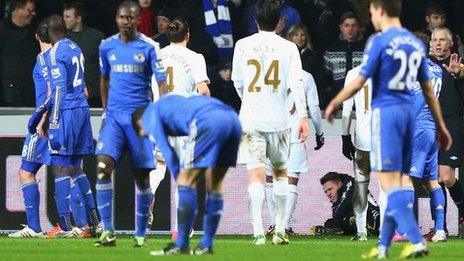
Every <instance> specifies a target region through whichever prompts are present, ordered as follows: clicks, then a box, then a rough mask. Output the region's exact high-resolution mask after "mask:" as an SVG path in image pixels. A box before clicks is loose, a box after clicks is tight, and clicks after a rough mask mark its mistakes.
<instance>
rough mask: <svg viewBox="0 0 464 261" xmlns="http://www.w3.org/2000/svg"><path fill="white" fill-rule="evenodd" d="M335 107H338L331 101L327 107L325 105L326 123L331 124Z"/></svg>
mask: <svg viewBox="0 0 464 261" xmlns="http://www.w3.org/2000/svg"><path fill="white" fill-rule="evenodd" d="M337 107H338V106H337V105H336V104H335V103H334V102H333V101H332V102H330V103H329V105H327V108H325V111H324V117H325V119H326V120H327V121H328V122H330V123H332V122H333V119H334V113H335V111H336V110H337Z"/></svg>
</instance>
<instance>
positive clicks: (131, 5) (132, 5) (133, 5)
mask: <svg viewBox="0 0 464 261" xmlns="http://www.w3.org/2000/svg"><path fill="white" fill-rule="evenodd" d="M122 8H127V9H135V14H136V15H137V16H140V5H139V4H138V3H136V2H134V1H124V2H122V3H121V4H120V5H119V6H118V11H117V13H119V10H121V9H122Z"/></svg>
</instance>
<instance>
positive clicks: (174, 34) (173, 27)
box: [166, 18, 190, 43]
mask: <svg viewBox="0 0 464 261" xmlns="http://www.w3.org/2000/svg"><path fill="white" fill-rule="evenodd" d="M189 30H190V29H189V25H188V23H187V21H185V20H184V19H182V18H175V19H174V20H172V22H170V23H169V24H168V30H167V33H166V34H167V36H168V38H169V41H170V42H172V43H180V42H182V41H184V39H185V36H186V35H187V33H188V32H189Z"/></svg>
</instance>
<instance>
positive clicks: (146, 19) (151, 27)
mask: <svg viewBox="0 0 464 261" xmlns="http://www.w3.org/2000/svg"><path fill="white" fill-rule="evenodd" d="M139 5H140V24H139V25H138V26H137V30H138V31H139V32H141V33H143V34H144V35H146V36H148V37H152V36H153V35H154V34H155V28H156V27H155V17H156V12H155V11H154V10H153V8H152V5H151V0H139Z"/></svg>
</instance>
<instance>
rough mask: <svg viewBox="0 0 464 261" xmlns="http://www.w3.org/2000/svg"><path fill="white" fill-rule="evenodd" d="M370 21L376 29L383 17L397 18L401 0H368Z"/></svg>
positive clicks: (399, 13) (378, 27)
mask: <svg viewBox="0 0 464 261" xmlns="http://www.w3.org/2000/svg"><path fill="white" fill-rule="evenodd" d="M369 10H370V13H371V21H372V24H373V25H374V28H375V29H376V30H380V25H381V24H382V22H383V20H384V19H385V18H399V17H400V15H401V0H370V8H369Z"/></svg>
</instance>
